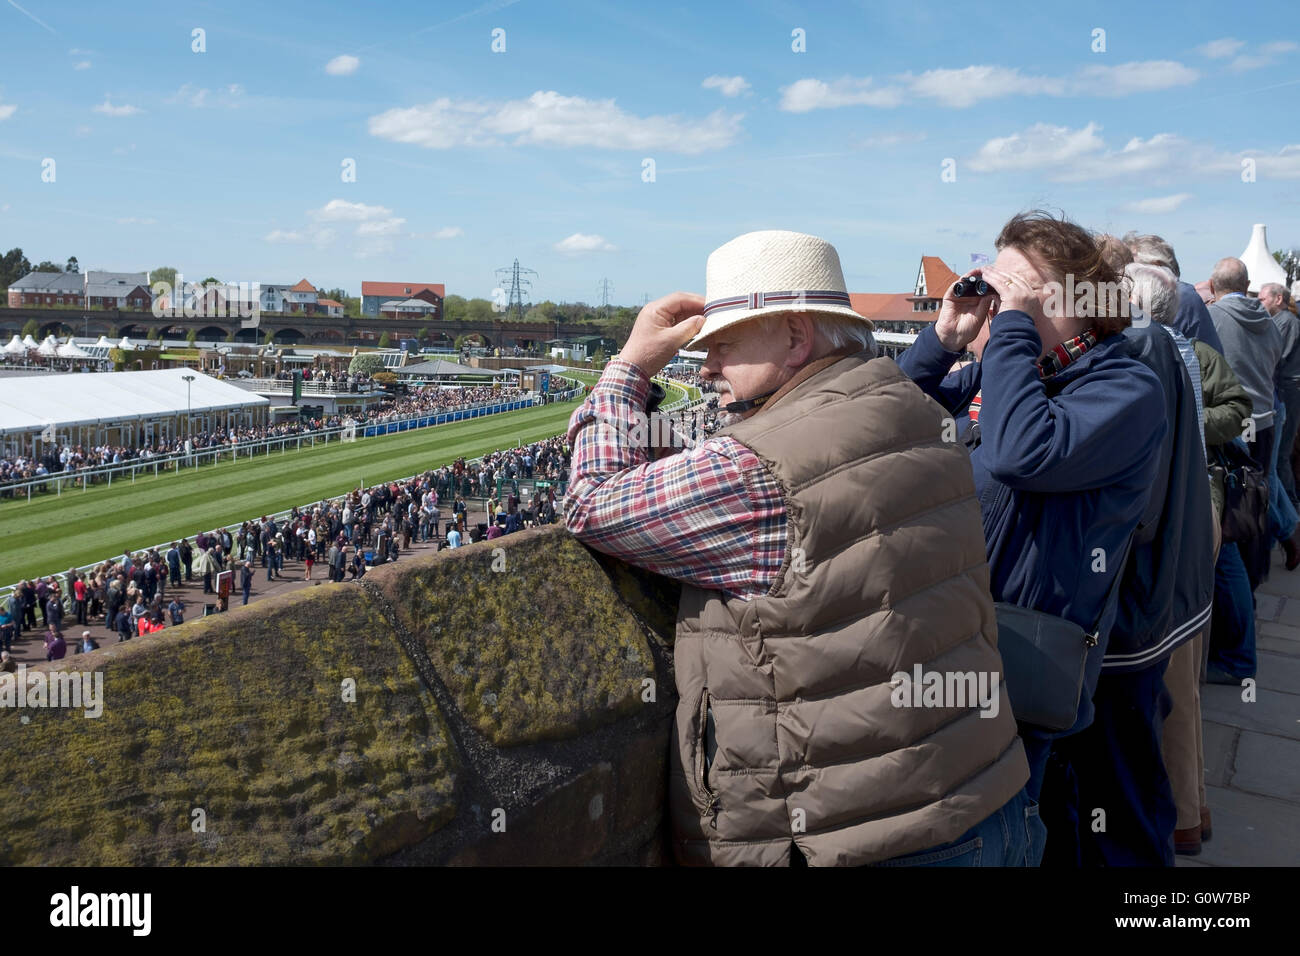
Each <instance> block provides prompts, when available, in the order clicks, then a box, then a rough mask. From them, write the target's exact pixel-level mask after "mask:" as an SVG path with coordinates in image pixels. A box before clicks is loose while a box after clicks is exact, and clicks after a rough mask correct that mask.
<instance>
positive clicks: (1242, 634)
mask: <svg viewBox="0 0 1300 956" xmlns="http://www.w3.org/2000/svg"><path fill="white" fill-rule="evenodd" d="M1210 621H1211V630H1210V635H1211V636H1210V660H1209V663H1210V666H1211V667H1217V668H1218V669H1219V670H1222V671H1226V672H1227V673H1228V674H1230V675H1232V676H1233V677H1254V676H1255V597H1254V595H1253V594H1252V593H1251V590H1250V577H1249V575H1248V574H1247V573H1246V564H1245V562H1244V561H1242V558H1241V552H1240V550H1238V548H1237V545H1236V543H1234V542H1232V541H1225V542H1224V543H1223V547H1222V548H1220V549H1219V560H1218V562H1217V563H1216V564H1215V565H1214V611H1213V616H1212V617H1211V618H1210Z"/></svg>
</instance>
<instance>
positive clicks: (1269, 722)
mask: <svg viewBox="0 0 1300 956" xmlns="http://www.w3.org/2000/svg"><path fill="white" fill-rule="evenodd" d="M1255 620H1256V628H1257V638H1256V639H1257V650H1258V655H1259V658H1258V663H1259V668H1258V671H1257V677H1256V682H1257V687H1256V690H1255V698H1256V699H1255V700H1254V701H1253V702H1246V701H1243V700H1242V696H1243V693H1244V692H1243V689H1242V688H1240V687H1225V686H1222V685H1216V684H1206V685H1203V686H1202V687H1201V715H1202V718H1203V719H1204V722H1205V775H1206V780H1205V783H1206V795H1207V797H1208V799H1209V803H1210V813H1211V815H1212V817H1213V824H1214V838H1213V839H1212V840H1210V842H1209V843H1206V844H1203V845H1202V849H1201V854H1200V856H1194V857H1188V856H1180V857H1178V865H1179V866H1300V568H1297V569H1296V570H1295V571H1287V570H1286V568H1285V567H1284V566H1283V564H1282V553H1281V550H1280V549H1275V550H1274V556H1273V569H1272V571H1271V572H1270V573H1269V578H1268V580H1267V581H1266V582H1264V584H1263V585H1261V587H1260V589H1259V591H1258V592H1257V594H1256V615H1255Z"/></svg>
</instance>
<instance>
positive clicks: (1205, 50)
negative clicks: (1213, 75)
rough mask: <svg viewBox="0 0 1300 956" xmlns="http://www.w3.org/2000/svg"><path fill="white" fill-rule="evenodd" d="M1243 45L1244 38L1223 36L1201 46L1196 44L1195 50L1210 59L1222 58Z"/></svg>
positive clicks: (1244, 42)
mask: <svg viewBox="0 0 1300 956" xmlns="http://www.w3.org/2000/svg"><path fill="white" fill-rule="evenodd" d="M1245 45H1246V41H1245V40H1235V39H1233V38H1232V37H1223V38H1222V39H1219V40H1211V41H1210V42H1209V43H1206V44H1205V45H1203V46H1198V47H1197V48H1196V52H1197V53H1199V54H1200V55H1201V56H1203V57H1207V58H1209V59H1211V60H1222V59H1224V58H1225V57H1230V56H1232V55H1233V54H1234V53H1236V52H1237V51H1238V50H1240V49H1241V48H1242V47H1244V46H1245Z"/></svg>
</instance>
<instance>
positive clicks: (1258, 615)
mask: <svg viewBox="0 0 1300 956" xmlns="http://www.w3.org/2000/svg"><path fill="white" fill-rule="evenodd" d="M1285 604H1286V598H1284V597H1282V596H1281V595H1280V594H1257V595H1256V596H1255V624H1256V626H1257V627H1258V625H1259V622H1260V621H1276V620H1277V619H1278V618H1279V617H1280V616H1281V614H1282V607H1283V605H1285Z"/></svg>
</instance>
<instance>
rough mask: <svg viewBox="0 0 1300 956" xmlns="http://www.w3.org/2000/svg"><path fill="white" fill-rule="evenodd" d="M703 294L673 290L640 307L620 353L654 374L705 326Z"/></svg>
mask: <svg viewBox="0 0 1300 956" xmlns="http://www.w3.org/2000/svg"><path fill="white" fill-rule="evenodd" d="M703 312H704V297H703V296H701V295H696V294H695V293H694V292H672V293H669V294H668V295H666V296H664V297H662V298H659V299H655V300H654V301H653V302H650V303H647V304H646V305H645V306H644V307H642V309H641V312H640V314H638V315H637V317H636V323H635V324H634V325H633V326H632V334H631V335H629V336H628V337H627V344H626V345H624V346H623V350H622V351H621V352H620V353H619V358H621V359H622V360H623V361H625V362H631V363H632V364H633V365H635V366H636V367H637V368H639V369H641V371H643V372H645V374H646V376H647V377H649V376H652V375H657V374H658V373H659V371H660V370H661V369H662V368H663V367H664V366H665V365H667V364H668V360H669V359H671V358H672V357H673V356H674V355H676V354H677V351H678V349H680V348H681V347H682V346H683V345H685V344H686V343H687V342H689V341H690V340H691V339H693V338H695V336H696V335H698V334H699V331H700V328H701V327H702V326H703V325H704V315H703Z"/></svg>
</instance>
